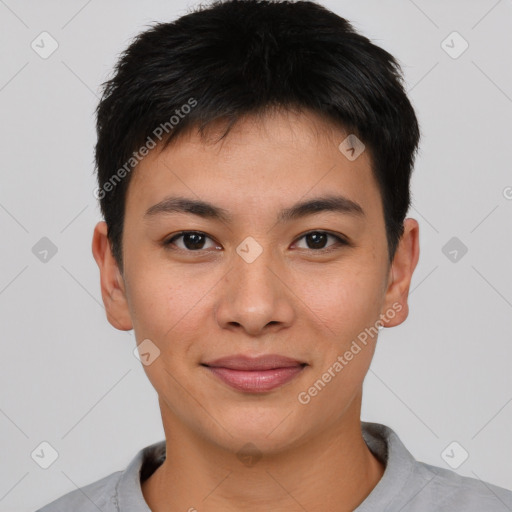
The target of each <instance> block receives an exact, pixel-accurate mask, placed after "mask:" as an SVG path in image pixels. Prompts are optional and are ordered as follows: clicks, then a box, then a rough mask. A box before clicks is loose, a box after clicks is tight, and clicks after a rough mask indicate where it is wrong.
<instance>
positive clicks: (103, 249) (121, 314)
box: [92, 221, 133, 331]
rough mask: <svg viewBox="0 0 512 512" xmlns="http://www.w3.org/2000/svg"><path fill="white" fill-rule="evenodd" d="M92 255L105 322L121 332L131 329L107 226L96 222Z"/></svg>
mask: <svg viewBox="0 0 512 512" xmlns="http://www.w3.org/2000/svg"><path fill="white" fill-rule="evenodd" d="M92 254H93V256H94V259H95V260H96V263H97V265H98V268H99V271H100V285H101V297H102V299H103V304H104V306H105V311H106V314H107V320H108V321H109V322H110V324H111V325H112V326H114V327H115V328H116V329H119V330H121V331H129V330H130V329H132V328H133V324H132V321H131V317H130V311H129V308H128V302H127V300H126V287H125V283H124V279H123V276H122V275H121V272H120V271H119V267H118V265H117V262H116V260H115V258H114V256H113V255H112V250H111V246H110V241H109V239H108V237H107V224H106V223H105V222H104V221H101V222H98V224H96V227H95V228H94V234H93V239H92Z"/></svg>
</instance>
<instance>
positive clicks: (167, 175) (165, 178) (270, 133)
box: [126, 112, 381, 213]
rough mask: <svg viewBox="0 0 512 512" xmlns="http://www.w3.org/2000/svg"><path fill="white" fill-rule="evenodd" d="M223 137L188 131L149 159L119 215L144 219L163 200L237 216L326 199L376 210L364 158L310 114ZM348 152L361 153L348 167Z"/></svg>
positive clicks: (271, 118) (285, 115)
mask: <svg viewBox="0 0 512 512" xmlns="http://www.w3.org/2000/svg"><path fill="white" fill-rule="evenodd" d="M224 132H225V125H223V124H217V125H212V127H211V128H210V129H209V130H208V131H207V132H205V136H204V137H203V136H201V135H200V134H199V132H198V131H197V130H194V129H192V130H189V131H188V132H186V133H184V134H180V136H179V137H177V138H176V140H173V141H172V142H171V144H170V145H169V146H168V147H167V148H165V149H163V150H162V147H157V148H155V149H154V150H152V151H150V152H149V154H148V155H147V156H146V157H144V159H143V160H142V161H141V162H140V163H139V164H138V166H137V168H136V170H135V171H134V174H133V176H132V179H131V183H130V186H129V188H128V193H127V198H126V209H127V213H128V211H132V210H133V209H135V210H139V211H140V210H142V209H143V208H144V211H146V210H145V208H148V207H150V206H152V205H153V204H156V203H157V202H159V201H161V200H162V199H163V198H164V197H165V196H166V195H169V194H171V193H172V194H173V195H178V194H179V195H182V196H187V197H191V198H195V199H199V198H200V199H204V200H207V201H208V202H214V203H216V204H219V206H223V207H225V208H227V209H230V208H232V207H233V208H238V209H239V211H244V210H248V209H250V208H251V207H253V206H254V205H255V204H259V205H261V204H266V205H267V206H268V207H272V206H271V205H272V204H274V203H275V205H276V206H278V205H282V206H286V205H287V204H288V203H291V202H296V201H298V200H299V199H305V198H307V197H308V195H325V194H326V193H329V194H332V193H340V194H343V195H344V196H346V197H348V198H350V199H352V200H353V201H355V202H357V203H359V204H361V203H363V204H366V208H365V211H366V209H372V208H373V209H375V206H379V205H380V204H381V203H380V194H379V191H378V187H377V184H376V181H375V179H374V176H373V172H372V169H371V157H370V154H369V151H367V150H366V149H364V150H362V146H357V139H356V141H354V138H353V137H354V136H353V135H351V134H350V133H349V132H347V131H346V130H343V129H341V128H338V127H335V126H334V125H332V124H331V123H328V122H326V121H324V120H322V119H321V118H320V117H318V116H317V115H315V114H311V113H308V114H304V113H291V112H280V113H274V114H272V115H266V116H250V117H246V118H244V119H241V120H239V121H238V122H237V123H236V124H235V125H234V126H233V127H232V128H231V130H230V131H229V133H228V134H227V135H226V136H225V137H223V138H221V136H222V134H223V133H224ZM219 139H220V140H219ZM354 142H356V147H354V151H352V152H351V151H350V149H351V148H350V146H351V145H352V146H354ZM355 151H357V152H358V153H359V151H361V152H360V154H359V155H356V156H357V158H355V159H354V158H353V155H354V152H355Z"/></svg>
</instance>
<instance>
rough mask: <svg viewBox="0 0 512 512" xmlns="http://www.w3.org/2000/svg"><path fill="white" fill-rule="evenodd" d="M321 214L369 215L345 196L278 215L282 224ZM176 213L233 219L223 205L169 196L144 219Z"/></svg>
mask: <svg viewBox="0 0 512 512" xmlns="http://www.w3.org/2000/svg"><path fill="white" fill-rule="evenodd" d="M320 212H337V213H342V214H345V215H351V216H355V217H364V216H365V212H364V210H363V208H362V207H361V205H359V204H358V203H356V202H355V201H352V200H351V199H349V198H347V197H345V196H341V195H328V196H322V197H316V198H313V199H309V200H306V201H301V202H299V203H296V204H294V205H293V206H291V207H290V208H285V209H283V210H281V211H280V212H279V215H278V222H280V223H283V222H289V221H291V220H296V219H299V218H302V217H306V216H308V215H314V214H317V213H320ZM172 213H191V214H193V215H197V216H199V217H203V218H205V219H212V220H219V221H222V222H226V223H229V222H230V221H231V219H232V216H231V214H230V213H229V212H228V211H227V210H225V209H224V208H220V207H219V206H215V205H213V204H211V203H207V202H205V201H201V200H198V199H189V198H186V197H173V196H169V197H166V198H164V199H163V200H162V201H160V202H159V203H157V204H155V205H153V206H151V207H150V208H148V209H147V210H146V213H145V214H144V218H146V219H149V218H152V217H155V216H157V215H163V214H172Z"/></svg>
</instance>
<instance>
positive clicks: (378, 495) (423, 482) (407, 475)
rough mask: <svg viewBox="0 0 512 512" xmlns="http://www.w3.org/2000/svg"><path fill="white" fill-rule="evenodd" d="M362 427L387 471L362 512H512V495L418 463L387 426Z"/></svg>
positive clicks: (362, 508)
mask: <svg viewBox="0 0 512 512" xmlns="http://www.w3.org/2000/svg"><path fill="white" fill-rule="evenodd" d="M362 427H363V436H364V438H365V441H366V443H367V445H368V447H369V448H370V450H371V451H372V452H373V453H374V455H376V456H377V457H378V458H379V459H380V460H381V461H382V462H383V463H384V464H385V466H386V468H385V470H384V474H383V476H382V478H381V480H380V481H379V483H378V484H377V486H376V487H375V489H374V490H373V491H372V492H371V493H370V495H369V496H368V497H367V499H366V500H365V501H364V503H363V504H362V506H361V507H360V509H357V510H358V512H359V511H361V512H371V511H374V510H383V511H384V510H385V511H392V512H396V511H398V510H402V511H407V512H427V511H428V512H430V511H431V510H436V512H483V511H485V512H512V491H510V490H507V489H504V488H502V487H498V486H496V485H493V484H490V483H488V482H485V481H483V480H481V479H480V478H478V477H477V478H471V477H467V476H462V475H459V474H458V473H456V472H455V471H452V470H450V469H446V468H441V467H437V466H433V465H430V464H427V463H425V462H421V461H418V460H416V459H415V458H414V457H413V455H412V454H411V453H410V452H409V451H408V450H407V448H406V447H405V445H404V444H403V443H402V441H401V440H400V438H399V437H398V435H397V433H396V432H395V431H394V430H393V429H391V428H390V427H388V426H386V425H383V424H380V423H370V422H363V423H362ZM475 476H477V475H475Z"/></svg>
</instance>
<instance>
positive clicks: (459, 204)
mask: <svg viewBox="0 0 512 512" xmlns="http://www.w3.org/2000/svg"><path fill="white" fill-rule="evenodd" d="M323 3H324V5H326V6H327V7H329V8H331V9H333V10H334V11H336V12H337V13H338V14H340V15H342V16H345V17H347V18H348V19H349V20H351V21H352V22H353V23H354V25H355V27H356V29H358V30H361V31H362V32H363V33H364V34H365V35H366V36H368V37H370V38H371V39H372V40H373V41H374V42H375V43H377V44H379V45H381V46H383V47H384V48H385V49H387V50H388V51H390V52H391V53H392V54H394V55H395V56H396V57H397V58H398V59H399V60H400V62H401V63H402V65H403V69H404V72H405V77H406V82H407V88H408V90H409V95H410V98H411V101H412V102H413V105H414V106H415V108H416V110H417V114H418V118H419V121H420V124H421V129H422V135H423V139H422V142H421V152H420V154H419V157H418V160H417V165H416V168H415V171H414V175H413V205H414V206H413V208H412V209H411V211H410V214H409V216H411V217H414V218H416V219H417V220H418V221H419V223H420V230H421V236H420V238H421V256H420V261H419V264H418V267H417V270H416V272H415V275H414V279H413V283H412V287H411V296H410V308H411V312H410V316H409V318H408V320H407V321H406V323H405V324H403V325H401V326H399V327H396V328H394V329H384V330H383V331H382V332H381V335H380V338H379V342H378V348H377V352H376V355H375V359H374V361H373V364H372V367H371V370H370V372H369V374H368V376H367V378H366V381H365V396H364V403H363V419H365V420H369V421H378V422H382V423H385V424H387V425H389V426H391V427H392V428H393V429H394V430H395V431H396V432H397V433H398V434H399V436H400V437H401V438H402V440H403V442H404V443H405V445H406V446H407V447H408V449H409V450H410V451H411V452H412V453H413V454H414V455H415V456H416V458H418V459H419V460H422V461H425V462H428V463H430V464H434V465H438V466H441V467H448V466H447V464H446V462H445V461H444V460H443V458H442V456H441V454H442V453H443V451H444V449H445V448H446V447H447V446H448V445H449V444H450V443H451V442H452V441H457V442H458V443H459V444H460V445H461V446H462V447H463V448H464V449H465V450H467V452H468V453H469V458H468V459H467V460H466V461H465V462H464V463H463V464H462V465H461V466H460V467H459V468H458V469H457V471H458V472H459V473H460V474H462V475H468V476H472V477H475V478H481V479H482V480H485V481H490V482H492V483H494V484H497V485H500V486H502V487H506V488H509V489H512V457H511V454H512V436H511V434H510V433H511V432H512V428H511V427H512V404H511V401H512V382H511V371H510V362H511V356H512V336H511V328H512V270H511V264H510V263H511V256H512V241H511V240H512V237H511V227H512V172H511V161H512V149H511V148H512V140H511V135H512V130H511V125H512V66H511V60H512V35H511V34H512V30H511V27H512V1H510V0H501V1H496V0H478V1H468V0H460V1H454V0H452V1H446V0H442V1H441V0H438V1H426V0H415V1H414V2H413V1H409V0H393V1H391V0H387V1H383V0H378V1H377V0H372V1H370V0H366V1H359V2H356V1H353V0H351V1H340V0H336V1H334V0H331V1H325V2H323ZM193 5H194V3H193V2H185V1H178V0H174V1H172V2H171V1H161V0H160V1H156V0H155V1H145V2H140V1H139V2H135V1H134V0H131V1H126V0H125V1H121V0H116V1H108V2H107V1H99V0H90V1H68V2H57V1H49V0H46V1H38V2H36V1H33V2H29V1H15V0H5V1H4V0H0V58H1V66H0V108H1V119H2V122H1V127H0V130H1V132H0V144H1V150H2V151H1V155H2V161H1V166H0V169H1V171H0V172H1V188H0V227H1V233H2V245H1V247H2V250H1V253H0V254H1V256H0V315H1V317H0V322H1V332H2V341H1V347H2V350H1V357H0V367H1V372H0V442H1V445H2V446H1V452H0V464H1V466H0V510H1V511H11V512H18V511H31V510H35V509H36V508H38V507H39V506H42V505H43V504H45V503H47V502H49V501H51V500H53V499H55V498H57V497H58V496H60V495H62V494H64V493H66V492H68V491H71V490H73V489H75V488H76V487H78V486H83V485H85V484H88V483H90V482H92V481H94V480H97V479H99V478H101V477H103V476H106V475H107V474H109V473H111V472H113V471H116V470H119V469H123V468H124V467H125V466H126V464H127V463H128V462H129V460H131V458H132V457H133V456H134V454H135V453H136V451H138V450H139V449H140V448H142V447H143V446H146V445H148V444H150V443H152V442H154V441H156V440H159V439H163V437H164V435H163V430H162V427H161V420H160V414H159V409H158V403H157V397H156V393H155V392H154V390H153V388H152V387H151V385H150V384H149V382H148V381H147V379H146V376H145V374H144V372H143V370H142V366H141V363H140V362H139V361H138V360H137V359H136V358H135V357H134V355H133V349H134V347H135V339H134V336H133V334H132V333H131V332H130V333H126V332H119V331H116V330H115V329H114V328H113V327H111V326H110V324H108V322H107V321H106V317H105V311H104V309H103V305H102V301H101V295H100V287H99V274H98V270H97V267H96V264H95V262H94V260H93V258H92V255H91V249H90V246H91V235H92V231H93V227H94V225H95V223H96V222H97V221H98V220H100V214H99V209H98V207H97V205H96V200H95V199H94V197H93V194H92V191H93V189H94V187H95V181H94V175H93V146H94V143H95V127H94V117H93V111H94V108H95V107H96V104H97V101H98V98H97V95H98V91H99V89H98V87H99V84H100V83H101V82H103V81H104V80H106V79H107V78H108V76H109V73H110V70H111V68H112V66H113V65H114V63H115V61H116V59H117V56H118V54H119V52H120V51H121V50H123V49H124V48H125V47H126V46H127V44H128V43H129V42H130V40H131V38H132V37H133V36H135V35H136V34H137V33H138V32H140V31H141V30H143V29H144V28H146V27H147V26H148V24H150V23H151V22H153V21H168V20H171V19H174V18H176V17H177V16H178V15H181V14H184V13H185V12H186V10H187V8H188V7H190V6H193ZM42 31H47V32H49V33H50V34H51V35H52V37H53V38H55V40H56V41H57V42H58V44H59V47H58V49H57V51H55V53H53V54H52V55H51V56H50V57H49V58H47V59H42V58H41V57H40V56H39V55H38V54H37V53H36V52H35V51H34V50H33V49H32V48H31V42H32V41H33V40H35V39H36V38H37V37H38V36H39V34H40V33H41V32H42ZM453 31H457V32H459V33H460V34H461V36H462V37H463V38H464V39H465V40H466V41H467V42H468V43H469V48H468V49H467V50H466V51H465V52H464V53H463V54H462V55H461V56H460V57H458V58H457V59H454V58H452V57H450V56H449V55H448V54H447V53H446V52H445V50H444V49H443V48H442V46H441V43H442V41H443V40H445V39H446V37H447V36H448V35H449V34H451V33H452V32H453ZM449 41H450V40H449ZM448 44H450V45H452V46H454V48H455V50H456V49H457V48H458V47H459V48H460V46H457V45H458V44H459V43H458V42H454V43H450V42H449V43H448ZM507 187H508V188H507ZM42 237H48V238H49V239H50V240H51V241H52V242H53V243H54V244H55V245H56V246H57V248H58V252H57V254H56V255H55V256H54V257H53V258H51V259H50V260H49V261H48V262H47V263H43V262H41V261H40V260H39V259H38V258H36V256H35V255H34V254H33V253H32V247H33V246H34V245H35V244H36V243H37V242H38V241H39V240H40V239H41V238H42ZM452 237H457V238H458V239H460V241H462V242H463V243H464V244H465V245H466V246H467V248H468V252H467V254H465V255H464V256H463V257H461V258H459V259H458V261H457V262H453V261H451V260H450V259H449V258H448V257H447V256H445V254H443V252H442V248H443V246H444V245H445V244H446V243H447V242H448V241H449V240H450V239H451V238H452ZM459 256H460V253H459ZM42 441H47V442H49V443H50V444H51V445H52V446H53V447H54V448H55V449H56V450H57V452H58V454H59V457H58V459H57V460H56V461H55V463H54V464H53V465H51V466H50V467H49V468H48V469H46V470H44V469H41V468H40V467H39V466H38V465H37V464H36V463H35V462H34V461H33V460H32V458H31V455H30V454H31V453H32V452H33V450H34V449H35V448H36V447H37V446H38V445H39V444H40V443H41V442H42ZM457 449H459V448H457ZM456 455H457V456H460V454H456Z"/></svg>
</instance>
